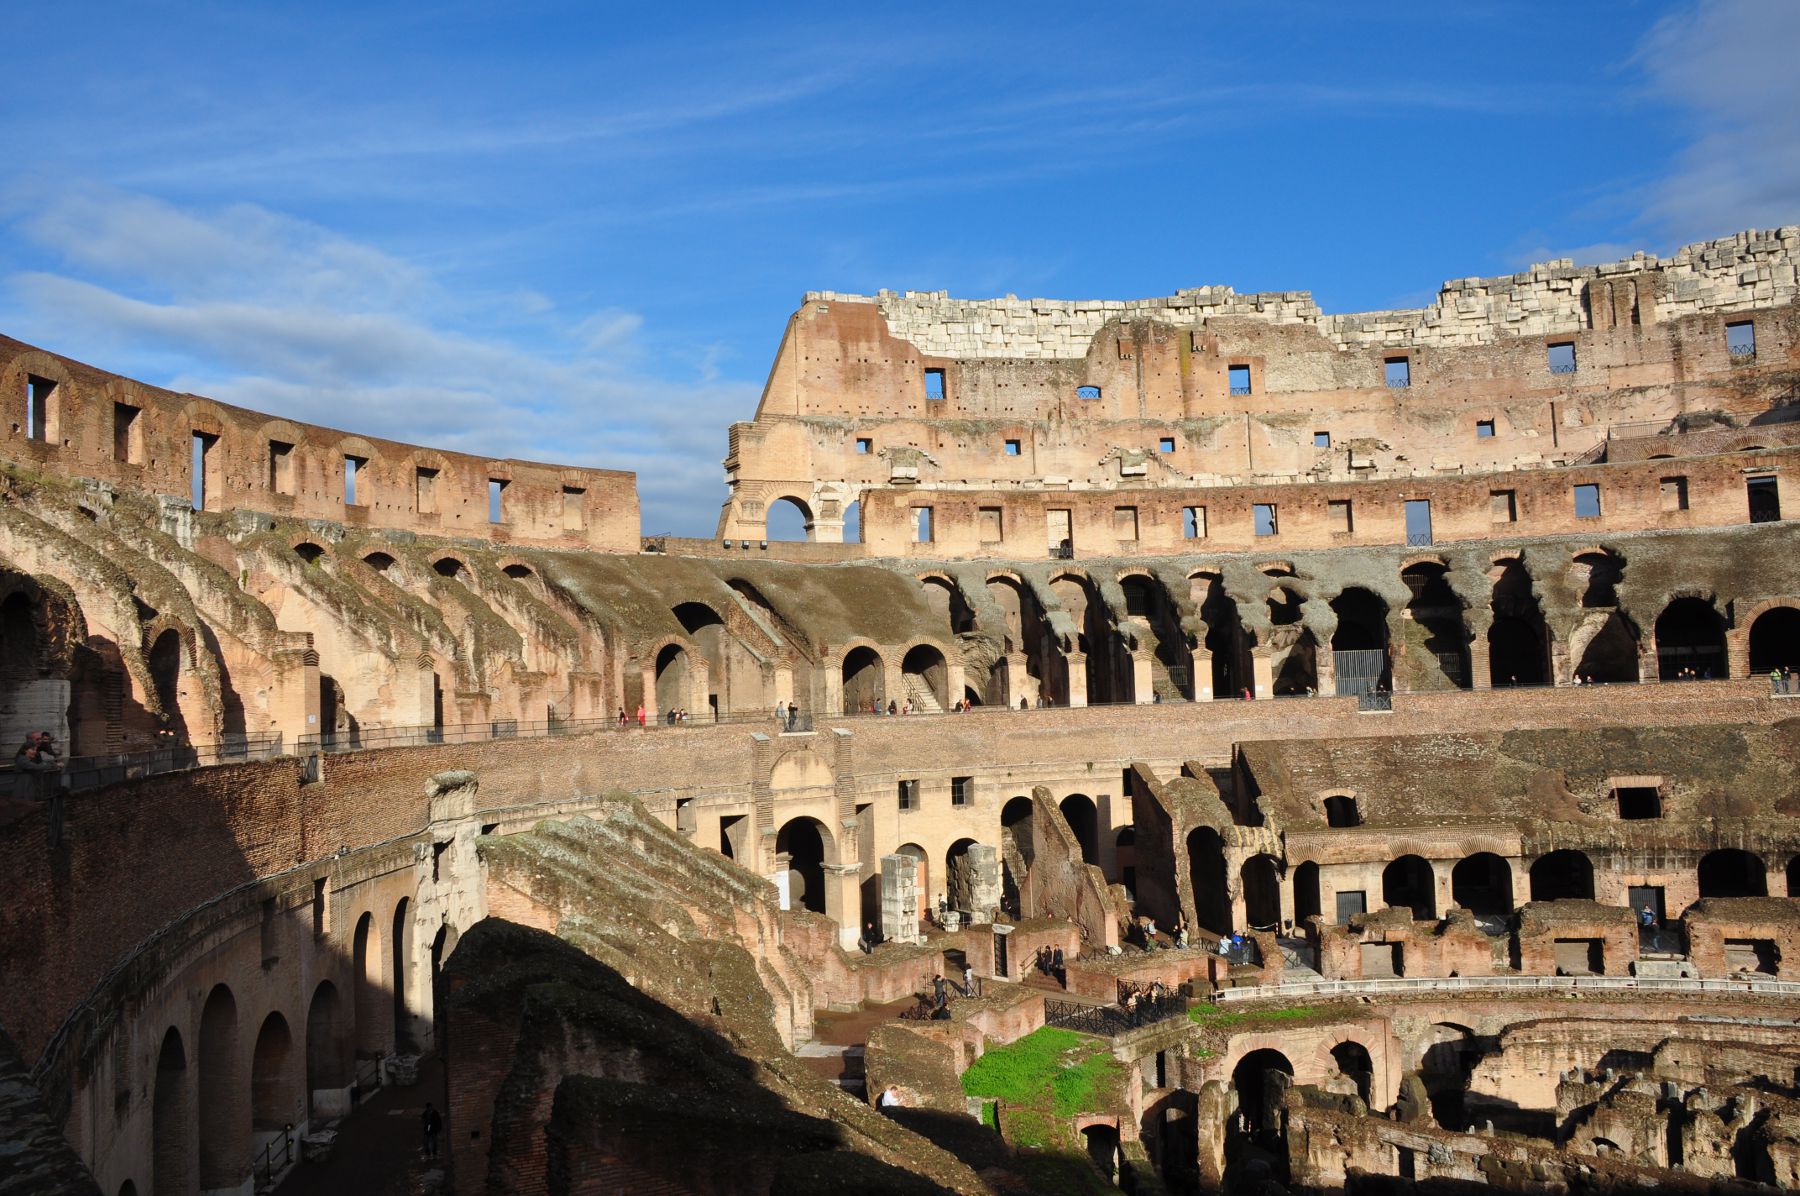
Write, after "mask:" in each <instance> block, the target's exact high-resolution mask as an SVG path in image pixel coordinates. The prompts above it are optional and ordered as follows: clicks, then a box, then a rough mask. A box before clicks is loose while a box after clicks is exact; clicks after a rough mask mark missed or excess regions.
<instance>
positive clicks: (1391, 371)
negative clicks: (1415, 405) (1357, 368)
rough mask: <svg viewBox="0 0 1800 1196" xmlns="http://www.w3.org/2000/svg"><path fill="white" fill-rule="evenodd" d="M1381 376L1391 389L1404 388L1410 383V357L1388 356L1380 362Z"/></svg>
mask: <svg viewBox="0 0 1800 1196" xmlns="http://www.w3.org/2000/svg"><path fill="white" fill-rule="evenodd" d="M1381 366H1382V376H1383V378H1384V380H1385V381H1386V382H1387V384H1388V386H1389V387H1390V388H1391V389H1393V390H1405V389H1406V388H1407V387H1409V386H1411V385H1412V359H1411V358H1407V357H1389V358H1385V359H1384V360H1383V361H1382V363H1381Z"/></svg>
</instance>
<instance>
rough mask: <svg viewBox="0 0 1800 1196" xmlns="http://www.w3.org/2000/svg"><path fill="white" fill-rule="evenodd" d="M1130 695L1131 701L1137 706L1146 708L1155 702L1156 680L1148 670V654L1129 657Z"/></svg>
mask: <svg viewBox="0 0 1800 1196" xmlns="http://www.w3.org/2000/svg"><path fill="white" fill-rule="evenodd" d="M1131 693H1132V701H1133V702H1135V703H1136V704H1137V705H1139V706H1148V705H1150V704H1151V703H1152V702H1154V701H1156V678H1155V674H1154V673H1152V672H1151V670H1150V657H1149V655H1148V654H1138V655H1134V656H1132V657H1131Z"/></svg>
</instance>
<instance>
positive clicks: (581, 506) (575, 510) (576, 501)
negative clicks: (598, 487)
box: [562, 486, 587, 532]
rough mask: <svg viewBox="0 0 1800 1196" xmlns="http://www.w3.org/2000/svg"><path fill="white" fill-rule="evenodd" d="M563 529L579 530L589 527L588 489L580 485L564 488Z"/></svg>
mask: <svg viewBox="0 0 1800 1196" xmlns="http://www.w3.org/2000/svg"><path fill="white" fill-rule="evenodd" d="M562 496H563V509H562V517H563V518H562V522H563V530H564V531H566V532H578V531H581V530H582V529H583V528H585V527H587V491H586V490H585V489H583V488H582V487H580V486H564V487H563V488H562Z"/></svg>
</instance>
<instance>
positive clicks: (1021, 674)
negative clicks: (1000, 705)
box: [1002, 652, 1038, 708]
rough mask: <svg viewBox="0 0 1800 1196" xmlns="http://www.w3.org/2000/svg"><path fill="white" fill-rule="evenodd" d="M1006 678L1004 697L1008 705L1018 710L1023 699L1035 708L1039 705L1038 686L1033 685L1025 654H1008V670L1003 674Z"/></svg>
mask: <svg viewBox="0 0 1800 1196" xmlns="http://www.w3.org/2000/svg"><path fill="white" fill-rule="evenodd" d="M1002 676H1004V677H1005V678H1006V692H1005V694H1004V695H1003V697H1004V699H1005V701H1006V703H1007V704H1009V705H1011V706H1013V707H1014V708H1017V707H1018V705H1019V699H1020V698H1021V697H1023V698H1024V699H1025V700H1026V701H1028V702H1030V703H1031V704H1032V705H1033V706H1035V705H1037V699H1038V695H1037V693H1036V692H1034V691H1036V689H1037V686H1036V685H1034V684H1033V683H1032V679H1031V670H1030V668H1028V667H1027V665H1026V662H1025V653H1023V652H1008V653H1007V654H1006V670H1005V672H1004V673H1003V674H1002Z"/></svg>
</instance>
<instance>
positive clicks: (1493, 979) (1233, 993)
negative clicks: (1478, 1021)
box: [1046, 976, 1800, 1007]
mask: <svg viewBox="0 0 1800 1196" xmlns="http://www.w3.org/2000/svg"><path fill="white" fill-rule="evenodd" d="M1469 989H1484V990H1492V991H1501V992H1524V993H1531V992H1558V991H1561V992H1567V991H1568V990H1570V989H1577V990H1581V991H1586V992H1668V993H1722V994H1726V995H1730V996H1743V995H1744V994H1746V993H1761V994H1767V995H1769V996H1778V997H1793V998H1800V981H1794V980H1700V979H1687V978H1683V977H1651V976H1446V977H1418V978H1410V979H1409V978H1405V977H1399V978H1395V979H1392V980H1315V981H1311V982H1308V983H1298V984H1264V985H1258V986H1256V987H1252V988H1227V989H1221V990H1219V991H1218V992H1215V993H1214V994H1213V998H1212V999H1213V1001H1214V1002H1215V1003H1217V1004H1225V1003H1227V1002H1234V1001H1262V1000H1285V999H1288V998H1291V997H1334V996H1346V997H1352V996H1373V995H1379V994H1381V993H1390V994H1395V995H1401V994H1406V993H1438V992H1460V991H1464V990H1469ZM1047 1004H1048V1003H1046V1007H1047Z"/></svg>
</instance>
